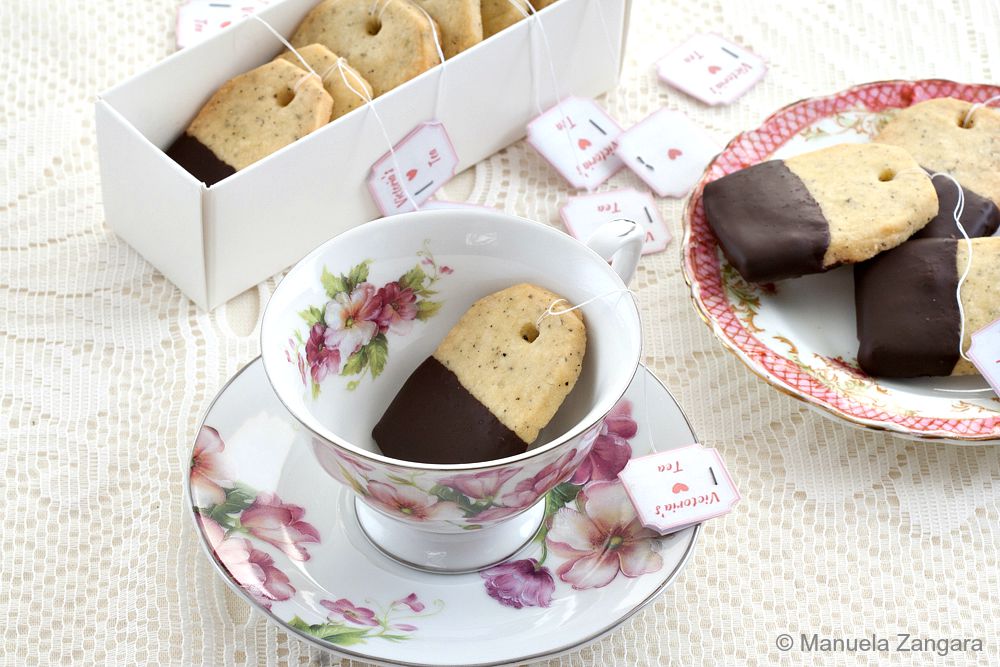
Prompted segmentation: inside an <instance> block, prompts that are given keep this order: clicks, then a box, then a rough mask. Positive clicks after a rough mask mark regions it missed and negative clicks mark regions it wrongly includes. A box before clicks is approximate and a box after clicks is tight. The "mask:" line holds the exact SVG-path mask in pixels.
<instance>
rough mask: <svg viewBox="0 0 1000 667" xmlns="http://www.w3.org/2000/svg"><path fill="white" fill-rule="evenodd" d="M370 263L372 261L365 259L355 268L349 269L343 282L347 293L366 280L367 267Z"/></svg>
mask: <svg viewBox="0 0 1000 667" xmlns="http://www.w3.org/2000/svg"><path fill="white" fill-rule="evenodd" d="M371 263H372V260H370V259H366V260H365V261H363V262H361V263H360V264H358V265H357V266H354V267H352V268H351V270H350V271H348V272H347V279H346V280H345V283H346V287H347V290H346V291H348V292H350V291H352V290H353V289H354V288H355V287H357V286H358V285H360V284H361V283H363V282H365V281H366V280H368V266H369V265H370V264H371Z"/></svg>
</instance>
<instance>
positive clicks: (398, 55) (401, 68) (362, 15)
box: [291, 0, 440, 96]
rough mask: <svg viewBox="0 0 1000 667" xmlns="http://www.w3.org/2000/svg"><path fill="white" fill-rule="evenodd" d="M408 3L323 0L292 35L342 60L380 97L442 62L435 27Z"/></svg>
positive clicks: (396, 0) (295, 43) (295, 40)
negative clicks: (342, 57) (340, 56)
mask: <svg viewBox="0 0 1000 667" xmlns="http://www.w3.org/2000/svg"><path fill="white" fill-rule="evenodd" d="M433 21H434V19H432V18H430V17H429V16H428V15H427V14H426V13H425V12H423V11H421V10H420V8H419V7H417V6H416V5H414V4H413V3H412V2H410V0H381V1H379V2H372V0H324V1H323V2H321V3H319V4H318V5H316V6H315V7H314V8H313V9H312V11H310V12H309V13H308V14H307V15H306V17H305V19H303V20H302V23H300V24H299V27H298V28H297V29H296V30H295V34H294V35H292V39H291V42H292V46H294V47H295V48H299V47H300V46H306V45H309V44H317V43H318V44H322V45H324V46H325V47H327V48H328V49H330V50H331V51H333V52H334V53H337V54H339V55H342V56H344V57H345V58H347V61H348V62H349V63H351V65H352V66H353V67H354V68H355V69H357V70H358V72H359V73H360V74H361V76H363V77H364V78H365V80H366V81H368V83H370V84H371V85H372V89H373V90H374V92H375V95H376V96H378V95H382V94H383V93H386V92H388V91H390V90H392V89H393V88H395V87H396V86H398V85H400V84H401V83H405V82H406V81H409V80H410V79H412V78H413V77H415V76H417V75H418V74H421V73H422V72H425V71H427V70H429V69H430V68H431V67H434V66H435V65H437V64H438V63H440V56H438V51H437V35H438V34H440V33H439V31H438V28H437V25H436V24H435V23H433Z"/></svg>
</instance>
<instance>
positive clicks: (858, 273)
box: [854, 237, 1000, 378]
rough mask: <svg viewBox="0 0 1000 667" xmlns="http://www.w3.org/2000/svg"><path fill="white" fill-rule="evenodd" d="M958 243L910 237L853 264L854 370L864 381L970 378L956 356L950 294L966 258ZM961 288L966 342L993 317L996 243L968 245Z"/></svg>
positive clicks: (997, 294) (999, 244) (998, 311)
mask: <svg viewBox="0 0 1000 667" xmlns="http://www.w3.org/2000/svg"><path fill="white" fill-rule="evenodd" d="M967 246H968V244H967V243H966V241H965V240H960V241H956V240H953V239H917V240H914V241H909V242H907V243H904V244H903V245H901V246H900V247H898V248H895V249H893V250H890V251H889V252H886V253H883V254H881V255H879V256H878V257H876V258H875V259H873V260H871V261H869V262H865V263H864V264H863V265H859V266H858V267H856V269H855V273H854V298H855V305H856V308H857V313H858V340H859V341H860V346H859V349H858V365H859V366H861V368H862V369H863V370H864V371H865V372H866V373H868V374H870V375H875V376H881V377H894V378H906V377H919V376H923V375H973V374H975V373H976V372H977V371H976V369H975V366H973V365H972V364H971V363H969V362H968V361H966V360H964V359H962V358H961V356H960V355H959V351H958V344H959V336H960V332H961V329H962V320H963V318H962V316H961V315H960V313H959V308H958V299H957V298H956V296H957V290H958V281H959V278H960V277H961V274H962V273H963V272H964V271H965V267H966V262H967V259H968V257H969V254H968V247H967ZM972 247H973V250H972V267H971V269H970V271H969V275H968V277H967V278H966V279H965V282H964V283H963V284H962V311H963V312H964V314H965V317H964V321H965V337H964V339H963V340H962V349H963V350H966V351H967V350H968V349H969V346H970V345H971V344H972V338H971V336H972V333H973V332H975V331H977V330H978V329H981V328H983V327H984V326H986V325H987V324H990V323H991V322H993V321H994V320H996V319H997V318H1000V287H998V286H1000V238H997V237H988V238H979V239H973V240H972Z"/></svg>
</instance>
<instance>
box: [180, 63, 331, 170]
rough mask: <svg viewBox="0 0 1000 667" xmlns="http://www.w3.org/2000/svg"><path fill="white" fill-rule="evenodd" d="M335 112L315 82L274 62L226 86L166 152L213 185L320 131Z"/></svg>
mask: <svg viewBox="0 0 1000 667" xmlns="http://www.w3.org/2000/svg"><path fill="white" fill-rule="evenodd" d="M332 109H333V100H332V99H331V98H330V95H329V93H327V92H326V91H325V90H324V89H323V86H322V84H321V83H320V82H319V81H318V80H317V79H316V77H313V76H306V75H305V72H304V71H303V70H301V69H299V68H298V67H295V66H294V65H292V64H291V63H288V62H286V61H284V60H277V61H272V62H269V63H266V64H264V65H261V66H260V67H258V68H256V69H252V70H250V71H249V72H247V73H246V74H241V75H239V76H238V77H236V78H234V79H231V80H230V81H227V82H226V83H225V84H224V85H223V86H222V87H221V88H219V90H218V91H216V93H215V94H214V95H212V97H211V98H210V99H209V100H208V102H207V103H206V104H205V106H203V107H202V108H201V111H199V112H198V115H197V116H195V118H194V120H193V121H191V124H190V125H189V126H188V128H187V130H185V132H184V134H182V135H181V136H180V138H178V139H177V140H176V141H175V142H174V143H173V144H172V145H171V146H170V147H169V148H168V149H167V151H166V153H167V155H169V156H170V157H171V158H173V159H174V161H176V162H177V164H179V165H180V166H182V167H184V168H185V169H186V170H187V171H188V172H190V173H191V175H192V176H194V177H195V178H197V179H199V180H201V181H203V182H204V183H205V184H206V185H212V184H213V183H217V182H219V181H221V180H222V179H224V178H226V177H227V176H231V175H233V174H234V173H236V172H237V171H239V170H240V169H243V168H244V167H248V166H249V165H251V164H253V163H254V162H256V161H257V160H260V159H261V158H264V157H267V156H268V155H270V154H271V153H273V152H275V151H277V150H278V149H280V148H284V147H285V146H287V145H288V144H290V143H292V142H293V141H295V140H296V139H301V138H302V137H304V136H305V135H307V134H309V133H310V132H312V131H313V130H315V129H318V128H320V127H322V126H323V125H325V124H326V123H328V122H329V121H330V112H331V111H332Z"/></svg>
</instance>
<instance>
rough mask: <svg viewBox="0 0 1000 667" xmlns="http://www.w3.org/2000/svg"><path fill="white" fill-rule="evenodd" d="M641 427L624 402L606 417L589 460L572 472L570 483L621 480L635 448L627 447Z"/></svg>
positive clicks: (629, 403) (630, 408) (628, 403)
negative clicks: (619, 474) (620, 476)
mask: <svg viewBox="0 0 1000 667" xmlns="http://www.w3.org/2000/svg"><path fill="white" fill-rule="evenodd" d="M638 428H639V426H638V424H636V423H635V420H634V419H632V403H631V401H627V400H626V401H621V402H620V403H618V404H617V405H616V406H615V407H613V408H612V409H611V412H609V413H608V416H607V417H605V418H604V424H603V425H602V426H601V432H600V434H599V435H598V436H597V439H595V440H594V446H593V447H592V448H591V449H590V453H589V454H588V455H587V458H585V459H584V460H583V463H581V464H580V467H579V468H577V469H576V472H575V473H573V477H572V478H571V479H570V483H571V484H586V483H587V482H589V481H591V480H594V481H607V480H613V479H617V478H618V473H620V472H621V471H622V469H624V468H625V464H627V463H628V460H629V459H630V458H632V447H631V445H629V444H628V441H629V439H630V438H632V437H634V436H635V433H636V431H637V430H638Z"/></svg>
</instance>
